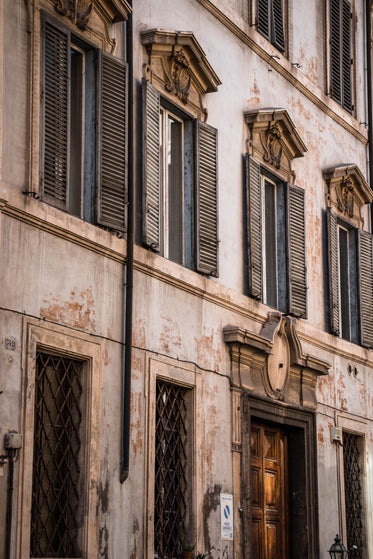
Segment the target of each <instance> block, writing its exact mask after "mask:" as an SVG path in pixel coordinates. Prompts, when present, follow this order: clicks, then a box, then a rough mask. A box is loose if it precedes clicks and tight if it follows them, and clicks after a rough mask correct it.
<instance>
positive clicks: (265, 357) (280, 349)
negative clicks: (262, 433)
mask: <svg viewBox="0 0 373 559" xmlns="http://www.w3.org/2000/svg"><path fill="white" fill-rule="evenodd" d="M224 340H225V342H226V343H228V345H229V347H230V355H231V383H232V386H233V387H234V388H236V389H241V390H242V391H245V392H248V393H250V395H251V396H255V395H256V396H258V397H260V398H263V397H267V398H270V399H272V400H276V401H278V402H286V403H290V404H294V405H297V406H303V407H306V408H311V409H314V408H316V405H317V400H316V382H317V378H318V376H319V375H325V374H327V372H328V369H329V368H330V365H329V364H328V363H326V362H325V361H323V360H322V359H319V358H317V357H313V356H310V355H308V354H305V353H304V352H303V350H302V345H301V342H300V340H299V337H298V334H297V331H296V319H294V318H290V317H285V316H283V315H282V314H281V313H280V312H277V311H274V312H269V313H268V319H267V322H266V323H265V324H264V325H263V327H262V329H261V332H260V334H259V335H258V334H254V333H252V332H250V331H247V330H243V329H242V328H239V327H235V326H226V327H225V328H224Z"/></svg>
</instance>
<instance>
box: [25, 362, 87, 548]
mask: <svg viewBox="0 0 373 559" xmlns="http://www.w3.org/2000/svg"><path fill="white" fill-rule="evenodd" d="M83 366H84V362H83V361H78V360H74V359H71V358H68V357H62V356H57V355H50V354H47V353H44V352H38V353H37V358H36V373H35V414H34V417H35V423H34V454H33V479H32V507H31V543H30V555H31V557H60V558H61V557H80V556H81V555H82V553H81V549H82V523H83V502H82V501H83V499H82V497H81V496H82V494H83V487H82V483H83V477H84V476H83V472H84V463H83V456H82V455H83V448H84V443H85V441H84V404H85V394H84V392H85V391H84V386H83V379H82V375H83Z"/></svg>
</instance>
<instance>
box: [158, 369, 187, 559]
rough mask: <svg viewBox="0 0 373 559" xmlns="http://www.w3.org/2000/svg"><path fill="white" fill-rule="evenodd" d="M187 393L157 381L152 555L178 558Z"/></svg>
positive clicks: (181, 538) (184, 510)
mask: <svg viewBox="0 0 373 559" xmlns="http://www.w3.org/2000/svg"><path fill="white" fill-rule="evenodd" d="M188 392H190V390H188V389H186V388H184V387H181V386H177V385H175V384H171V383H168V382H164V381H163V380H157V387H156V426H155V491H154V554H155V557H159V558H164V559H165V558H167V559H168V558H170V559H171V558H174V557H179V554H180V551H181V548H182V543H183V541H184V540H185V534H186V521H187V512H188V505H187V499H188V498H187V491H188V481H189V479H188V477H189V475H188V464H187V442H188V435H190V434H189V433H188V427H187V406H186V397H187V393H188Z"/></svg>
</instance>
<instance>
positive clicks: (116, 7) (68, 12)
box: [55, 0, 131, 29]
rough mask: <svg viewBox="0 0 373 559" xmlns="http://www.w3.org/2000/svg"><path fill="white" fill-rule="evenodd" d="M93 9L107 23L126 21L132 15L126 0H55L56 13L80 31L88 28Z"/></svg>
mask: <svg viewBox="0 0 373 559" xmlns="http://www.w3.org/2000/svg"><path fill="white" fill-rule="evenodd" d="M93 9H95V10H96V11H97V12H98V14H99V15H100V16H101V17H102V19H103V20H104V22H105V23H115V22H118V21H124V20H126V19H127V18H128V15H129V14H130V13H131V6H130V4H129V3H128V2H127V1H126V0H55V10H56V12H57V13H59V14H60V15H62V16H65V17H67V18H69V19H70V20H71V21H72V22H73V23H74V24H75V25H76V26H77V27H79V29H85V28H86V27H87V25H88V23H89V20H90V18H91V16H92V12H93Z"/></svg>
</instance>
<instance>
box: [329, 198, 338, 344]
mask: <svg viewBox="0 0 373 559" xmlns="http://www.w3.org/2000/svg"><path fill="white" fill-rule="evenodd" d="M338 252H339V247H338V231H337V216H336V215H335V214H334V213H333V211H332V210H331V209H330V208H329V209H328V262H329V316H330V332H331V333H332V334H335V335H336V336H339V335H340V316H339V314H340V310H339V270H338Z"/></svg>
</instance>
